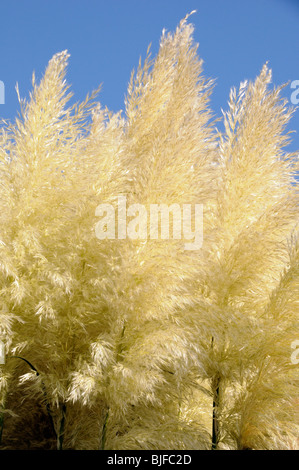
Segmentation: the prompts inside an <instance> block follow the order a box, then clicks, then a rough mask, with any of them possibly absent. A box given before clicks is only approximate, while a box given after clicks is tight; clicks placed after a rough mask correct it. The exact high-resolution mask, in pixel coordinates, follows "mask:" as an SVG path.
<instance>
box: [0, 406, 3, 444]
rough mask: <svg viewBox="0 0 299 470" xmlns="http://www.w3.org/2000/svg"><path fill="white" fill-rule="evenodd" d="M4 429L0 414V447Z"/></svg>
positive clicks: (0, 414)
mask: <svg viewBox="0 0 299 470" xmlns="http://www.w3.org/2000/svg"><path fill="white" fill-rule="evenodd" d="M3 428H4V413H3V412H2V411H1V412H0V445H1V443H2V433H3Z"/></svg>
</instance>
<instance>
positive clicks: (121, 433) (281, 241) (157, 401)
mask: <svg viewBox="0 0 299 470" xmlns="http://www.w3.org/2000/svg"><path fill="white" fill-rule="evenodd" d="M187 20H188V16H187V17H186V18H185V19H183V20H182V21H181V23H180V24H179V26H178V27H177V29H176V31H175V32H174V33H166V32H165V31H163V34H162V37H161V41H160V48H159V52H158V54H157V56H156V58H154V59H152V58H151V55H150V51H149V50H148V52H147V56H146V59H145V61H144V63H142V62H141V61H140V63H139V66H138V68H137V70H136V72H133V73H132V76H131V80H130V83H129V87H128V93H127V96H126V101H125V112H124V113H121V112H119V113H112V112H110V111H109V110H108V109H106V108H103V107H102V106H101V105H100V104H99V103H98V102H97V96H98V93H99V90H96V91H95V92H93V93H92V94H91V96H87V98H86V100H85V101H84V102H83V103H79V104H78V103H77V104H74V105H71V104H70V99H71V96H72V95H71V93H70V92H69V86H68V85H67V83H66V80H65V75H66V68H67V63H68V58H69V55H68V53H67V51H64V52H61V53H59V54H56V55H55V56H54V57H53V58H52V59H51V60H50V62H49V64H48V67H47V69H46V71H45V74H44V76H43V78H42V80H41V81H40V83H36V80H35V78H34V76H33V90H32V93H31V95H30V99H29V101H28V102H26V101H24V100H22V99H21V98H19V99H20V104H21V113H20V116H19V117H18V118H17V119H16V120H15V122H14V123H13V124H7V123H5V122H3V124H2V127H1V136H0V172H1V185H0V206H1V207H0V209H1V210H0V218H1V224H0V305H1V309H0V320H1V322H0V340H1V345H3V347H4V353H3V358H4V360H3V361H1V362H2V363H1V365H0V406H1V409H0V438H1V448H2V449H59V450H62V449H78V450H79V449H81V450H82V449H86V450H88V449H90V450H91V449H94V450H96V449H98V450H100V449H102V450H104V449H113V450H117V449H123V450H130V449H137V450H145V449H149V450H158V449H160V450H164V449H166V450H167V449H178V450H180V449H182V450H184V449H193V450H196V449H291V448H293V449H294V448H297V447H298V444H297V443H298V365H297V364H294V363H293V362H294V361H292V360H291V354H292V348H291V345H292V343H293V342H294V341H295V340H296V339H299V332H298V298H299V295H298V294H299V292H298V289H299V278H298V273H299V270H298V253H299V250H298V226H297V224H298V182H297V180H296V178H295V175H296V171H298V155H292V154H289V153H287V152H286V151H285V147H286V145H287V144H288V142H289V136H288V132H287V130H286V129H287V125H288V122H289V120H290V118H291V115H292V112H293V111H292V110H290V109H288V107H287V103H286V102H285V101H284V100H283V99H282V98H281V89H282V87H280V88H274V89H272V88H271V86H270V84H271V71H270V69H269V68H268V65H267V64H266V65H265V66H264V67H263V68H262V70H261V72H260V74H259V76H258V77H257V78H256V80H255V81H254V82H253V83H251V82H249V83H247V82H244V83H242V84H241V85H240V88H239V91H238V92H237V91H236V90H235V89H232V91H231V94H230V99H229V109H228V111H227V112H225V113H224V115H223V122H224V131H223V132H220V131H218V130H217V128H216V121H215V120H214V117H213V113H212V111H211V109H210V104H209V97H210V94H211V92H212V88H213V81H212V80H210V79H206V78H205V77H204V74H203V70H202V69H203V67H202V60H200V59H199V57H198V54H197V47H198V46H197V44H196V43H194V39H193V26H192V25H191V24H190V23H188V21H187ZM123 114H124V115H123ZM186 206H188V207H190V208H192V210H193V209H194V208H196V207H200V208H201V209H202V212H196V211H195V212H194V211H193V212H192V211H191V210H190V213H189V219H191V220H189V219H188V220H187V222H190V224H189V231H187V230H185V229H186V227H187V225H188V224H187V225H184V223H185V222H186V220H185V218H184V214H185V215H186V214H188V212H185V213H184V212H183V208H184V207H185V210H187V209H186ZM153 207H154V208H155V210H157V211H158V214H159V216H160V219H158V220H159V221H160V222H159V225H158V228H159V230H158V231H157V230H156V229H157V227H154V222H157V219H155V220H153V219H152V218H151V217H149V216H150V215H151V214H152V212H151V211H152V210H153ZM165 208H166V214H167V215H168V219H167V224H166V225H164V228H163V220H164V222H165V219H163V217H162V216H163V210H164V215H165ZM123 210H124V211H123ZM167 210H168V212H167ZM196 214H202V218H200V228H201V233H197V232H196V229H198V228H199V224H198V220H197V219H196V217H195V216H196ZM192 217H193V218H192ZM194 217H195V220H194ZM182 222H183V223H182ZM178 224H181V225H178ZM194 224H195V225H194ZM177 227H179V228H180V231H179V233H178V231H176V230H177ZM166 229H168V232H167V230H166ZM155 230H156V231H155ZM163 230H164V231H163ZM165 230H166V232H167V233H166V232H165ZM190 233H191V234H193V235H194V237H196V235H198V237H199V239H198V240H197V242H198V241H199V242H200V243H199V244H195V243H193V244H192V242H195V240H190V236H189V235H190ZM153 234H154V235H153ZM156 235H157V236H156ZM202 235H203V236H202Z"/></svg>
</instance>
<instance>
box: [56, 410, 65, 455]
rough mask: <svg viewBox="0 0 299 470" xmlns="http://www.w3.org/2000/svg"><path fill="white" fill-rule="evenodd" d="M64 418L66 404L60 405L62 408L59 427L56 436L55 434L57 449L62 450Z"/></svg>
mask: <svg viewBox="0 0 299 470" xmlns="http://www.w3.org/2000/svg"><path fill="white" fill-rule="evenodd" d="M65 418H66V406H65V404H63V405H62V410H61V420H60V427H59V432H58V436H57V450H62V445H63V438H64V425H65Z"/></svg>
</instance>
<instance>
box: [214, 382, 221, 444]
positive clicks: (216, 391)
mask: <svg viewBox="0 0 299 470" xmlns="http://www.w3.org/2000/svg"><path fill="white" fill-rule="evenodd" d="M219 385H220V379H219V378H217V379H216V384H215V385H214V387H215V388H214V394H213V426H212V428H213V429H212V450H217V446H218V442H219V419H218V408H219V392H220V390H219Z"/></svg>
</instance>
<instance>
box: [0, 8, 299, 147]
mask: <svg viewBox="0 0 299 470" xmlns="http://www.w3.org/2000/svg"><path fill="white" fill-rule="evenodd" d="M194 9H195V10H197V13H196V14H195V15H192V16H191V18H190V21H192V23H193V24H194V26H195V36H194V37H195V41H196V42H198V43H199V50H198V52H199V55H200V56H201V57H202V58H203V60H204V72H205V75H206V76H207V77H210V78H214V79H216V86H215V88H214V93H213V96H212V99H211V107H212V109H213V111H214V114H215V116H220V115H221V108H223V109H226V108H227V100H228V95H229V90H230V88H231V87H232V86H237V87H238V85H239V83H240V81H243V80H244V79H246V78H247V79H252V80H253V79H254V78H255V77H256V76H257V75H258V73H259V72H260V69H261V67H262V65H263V64H264V63H265V62H266V61H269V66H270V67H271V68H272V70H273V82H274V84H275V85H280V84H282V83H285V82H288V81H294V80H299V0H109V1H108V0H59V1H58V0H2V1H1V4H0V18H1V22H0V52H1V61H0V80H1V81H3V82H4V84H5V104H1V105H0V116H1V117H2V118H5V119H11V120H13V119H14V117H15V116H16V114H17V111H18V110H19V105H18V101H17V95H16V91H15V85H16V83H17V82H18V84H19V88H20V93H21V96H22V97H27V96H28V93H29V91H30V89H31V77H32V72H33V70H34V71H35V73H36V76H37V78H38V79H39V78H41V76H42V74H43V72H44V70H45V67H46V65H47V63H48V61H49V60H50V58H51V57H52V56H53V54H55V53H56V52H59V51H61V50H65V49H68V51H69V53H70V54H71V57H70V63H69V68H68V76H67V80H68V82H69V83H70V84H71V86H72V91H73V93H74V99H73V100H74V101H80V100H83V99H84V98H85V96H86V94H87V93H90V92H91V91H92V90H94V89H95V88H97V87H98V85H99V84H101V83H102V84H103V88H102V91H101V93H100V95H99V101H100V102H101V104H102V105H103V106H105V105H107V106H108V108H109V109H111V110H113V111H117V110H119V109H123V108H124V96H125V94H126V89H127V85H128V81H129V79H130V74H131V71H132V69H133V68H135V67H136V66H137V65H138V61H139V57H140V56H141V57H142V58H144V57H145V54H146V49H147V46H148V45H149V44H150V43H151V44H152V54H153V55H155V54H156V52H157V50H158V45H159V40H160V36H161V32H162V29H163V28H166V30H168V31H173V30H174V29H175V27H176V25H177V24H178V23H179V21H180V19H181V18H183V17H184V16H185V15H186V13H188V12H190V11H192V10H194ZM293 91H294V90H292V89H291V87H290V86H288V87H286V88H285V89H284V96H285V97H286V98H287V99H289V100H291V95H292V92H293ZM297 97H298V98H299V93H298V95H297ZM290 104H291V103H290ZM290 128H291V129H293V130H298V131H299V110H297V111H296V112H295V115H294V118H293V119H292V122H291V126H290ZM292 138H293V142H292V144H291V145H290V147H289V149H288V150H291V151H293V150H298V149H299V132H298V133H297V134H294V135H293V137H292Z"/></svg>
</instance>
